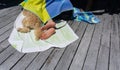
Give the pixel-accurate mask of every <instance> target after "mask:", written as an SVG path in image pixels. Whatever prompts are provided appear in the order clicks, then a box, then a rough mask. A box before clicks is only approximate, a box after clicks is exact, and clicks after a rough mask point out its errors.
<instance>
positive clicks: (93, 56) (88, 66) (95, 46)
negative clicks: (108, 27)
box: [83, 15, 104, 70]
mask: <svg viewBox="0 0 120 70" xmlns="http://www.w3.org/2000/svg"><path fill="white" fill-rule="evenodd" d="M102 16H103V15H101V16H99V19H100V20H101V22H100V23H99V24H96V26H95V31H94V34H93V38H92V40H91V44H90V48H89V50H88V54H87V57H86V60H85V63H84V67H83V70H95V66H96V60H97V54H98V50H99V47H100V41H101V35H102V30H103V22H104V21H103V17H102Z"/></svg>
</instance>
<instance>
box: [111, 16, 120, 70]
mask: <svg viewBox="0 0 120 70" xmlns="http://www.w3.org/2000/svg"><path fill="white" fill-rule="evenodd" d="M112 19H113V20H112V30H111V48H110V66H109V70H120V47H119V35H118V21H119V17H118V15H117V14H114V15H113V18H112Z"/></svg>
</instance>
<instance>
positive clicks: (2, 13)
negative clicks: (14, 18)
mask: <svg viewBox="0 0 120 70" xmlns="http://www.w3.org/2000/svg"><path fill="white" fill-rule="evenodd" d="M16 9H18V6H13V7H9V8H5V9H2V10H0V18H2V17H4V16H6V15H7V14H10V13H11V12H13V11H14V10H16Z"/></svg>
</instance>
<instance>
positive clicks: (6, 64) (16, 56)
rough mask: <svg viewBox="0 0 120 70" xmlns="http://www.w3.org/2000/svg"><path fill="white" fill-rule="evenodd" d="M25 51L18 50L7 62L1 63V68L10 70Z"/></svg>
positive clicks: (0, 69) (1, 69)
mask: <svg viewBox="0 0 120 70" xmlns="http://www.w3.org/2000/svg"><path fill="white" fill-rule="evenodd" d="M23 56H24V54H23V53H20V52H18V51H16V52H15V53H13V54H12V55H11V56H10V57H9V58H8V59H7V60H5V62H3V63H2V64H1V65H0V70H10V68H11V67H12V66H13V65H14V64H16V63H17V62H18V61H19V60H20V59H21V58H22V57H23Z"/></svg>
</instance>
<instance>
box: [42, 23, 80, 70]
mask: <svg viewBox="0 0 120 70" xmlns="http://www.w3.org/2000/svg"><path fill="white" fill-rule="evenodd" d="M70 24H71V23H70ZM78 26H79V23H74V22H73V23H72V25H71V27H72V29H73V30H74V31H76V30H77V28H78ZM70 45H71V44H70ZM70 45H69V46H67V47H66V48H63V49H55V50H54V51H53V53H52V54H51V55H50V57H49V58H48V60H47V61H46V63H45V64H44V66H43V67H42V68H41V70H48V69H49V70H54V68H55V67H56V65H57V64H58V61H59V60H60V59H61V56H62V54H63V53H64V51H66V49H68V47H70Z"/></svg>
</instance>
